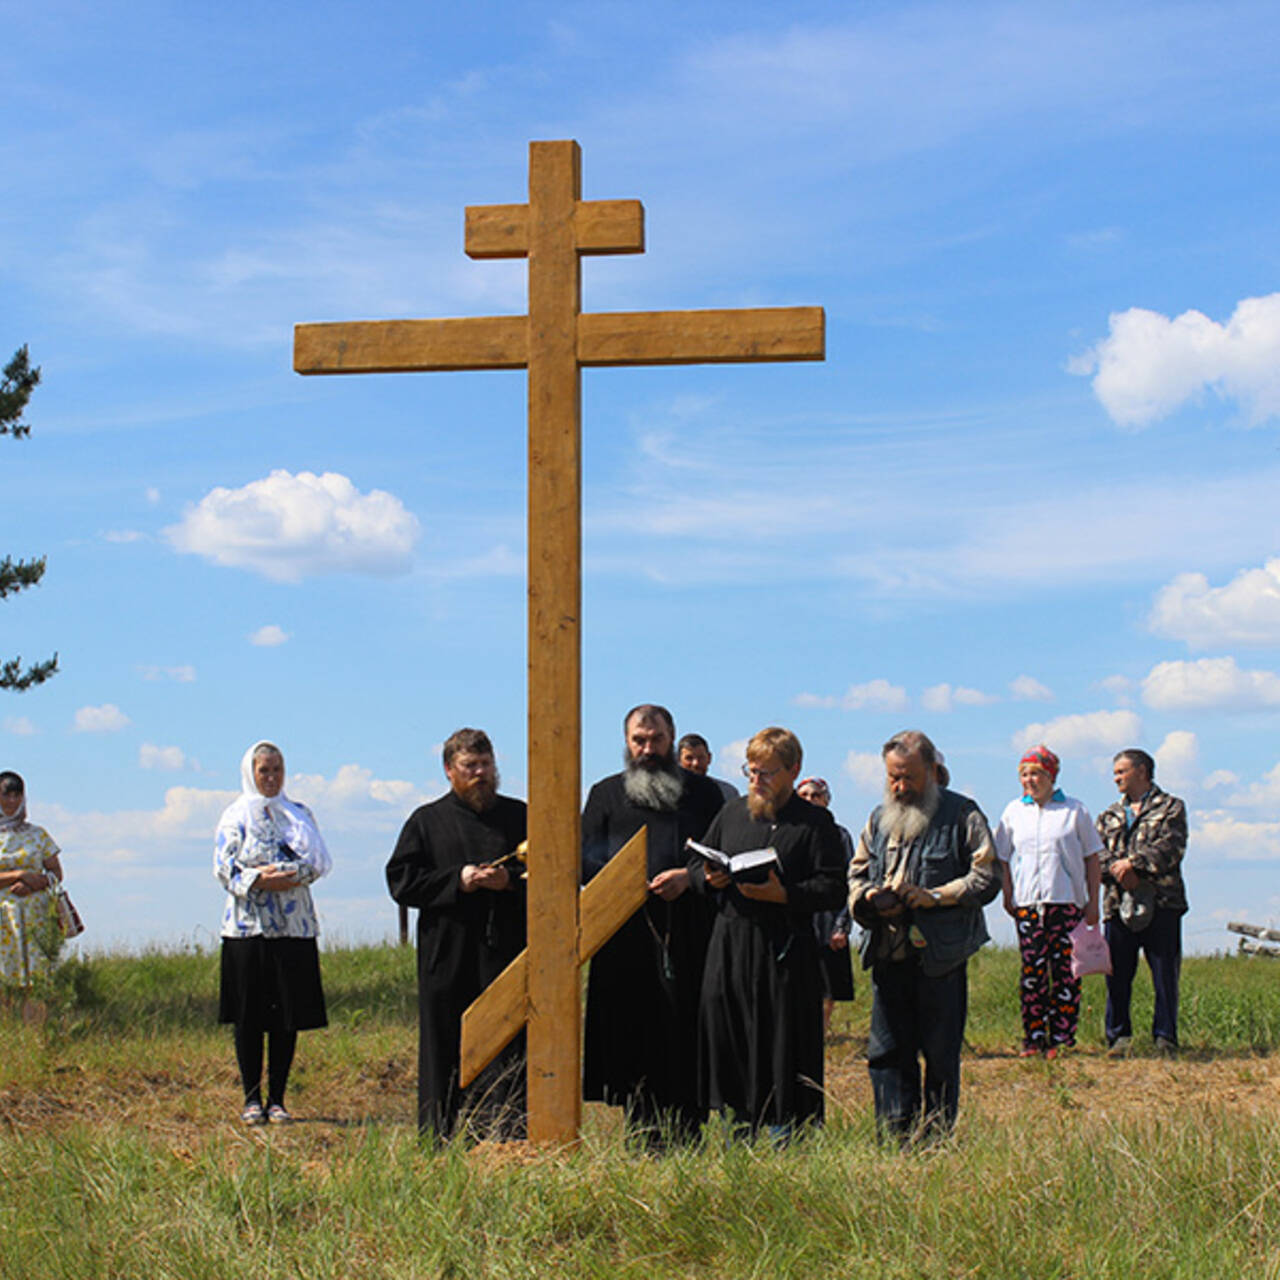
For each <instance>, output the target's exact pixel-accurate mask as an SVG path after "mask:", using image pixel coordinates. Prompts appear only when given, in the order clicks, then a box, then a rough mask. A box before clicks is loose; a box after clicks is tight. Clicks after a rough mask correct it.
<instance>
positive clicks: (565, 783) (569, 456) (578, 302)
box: [528, 142, 582, 1142]
mask: <svg viewBox="0 0 1280 1280" xmlns="http://www.w3.org/2000/svg"><path fill="white" fill-rule="evenodd" d="M581 184H582V174H581V158H580V153H579V151H578V148H577V147H576V146H572V147H566V146H563V145H557V144H555V143H546V142H543V143H538V142H535V143H534V144H533V145H532V146H531V147H530V150H529V355H528V359H529V516H528V518H529V653H528V662H529V707H528V715H529V849H530V859H529V893H528V903H529V923H530V929H531V931H535V932H536V938H535V937H531V938H530V943H531V946H530V955H531V956H532V957H533V963H532V964H531V966H530V969H529V978H528V1001H529V1037H528V1046H529V1137H530V1138H531V1139H532V1140H533V1141H534V1142H550V1141H555V1140H556V1139H557V1138H559V1139H560V1140H563V1138H564V1135H566V1134H572V1135H573V1136H574V1137H576V1136H577V1133H578V1130H579V1128H580V1126H581V1121H582V1088H581V1085H580V1084H579V1082H578V1071H579V1069H578V1065H577V1064H578V1061H579V1058H580V1056H581V1052H582V1044H581V1041H582V1018H581V1016H580V1015H579V1002H580V999H581V996H580V994H579V987H578V884H579V881H580V878H581V875H580V872H579V869H578V868H579V865H580V862H581V859H580V857H579V856H577V850H578V849H579V844H580V840H581V834H580V832H581V827H580V824H579V818H578V806H579V804H580V803H581V795H582V779H581V768H582V766H581V760H582V752H581V746H580V738H581V725H582V710H581V702H582V644H581V635H582V626H581V619H582V372H581V370H580V368H579V366H578V314H579V312H580V311H581V309H582V266H581V262H580V260H579V258H578V244H577V237H576V236H575V234H574V232H575V218H574V214H575V212H576V210H577V208H578V204H579V201H580V200H581V195H582V191H581ZM568 851H574V852H573V856H567V854H568ZM535 943H536V945H533V944H535ZM570 1070H571V1071H572V1073H573V1078H572V1080H571V1082H570V1083H571V1085H572V1087H566V1082H565V1081H564V1079H563V1077H564V1074H565V1073H566V1072H568V1071H570Z"/></svg>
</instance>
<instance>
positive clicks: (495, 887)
mask: <svg viewBox="0 0 1280 1280" xmlns="http://www.w3.org/2000/svg"><path fill="white" fill-rule="evenodd" d="M444 772H445V776H446V777H447V778H448V779H449V786H450V790H449V791H448V793H447V794H445V795H444V796H442V797H441V798H440V799H439V800H435V801H433V802H432V803H431V804H424V805H423V806H422V807H421V808H419V809H416V810H415V811H414V812H413V814H412V815H410V817H409V820H408V822H406V823H405V824H404V830H402V831H401V832H400V839H399V840H398V841H397V842H396V847H395V851H394V852H393V853H392V855H391V860H390V861H389V862H388V863H387V887H388V888H389V889H390V891H391V896H392V897H393V898H394V899H395V900H396V901H397V902H399V903H402V904H403V905H404V906H406V907H417V908H418V1127H419V1128H420V1129H421V1130H422V1131H423V1132H424V1133H433V1134H435V1135H437V1136H438V1137H440V1138H449V1137H451V1136H452V1135H453V1133H454V1131H455V1129H459V1128H463V1129H465V1132H466V1133H467V1134H468V1135H469V1136H471V1137H475V1138H510V1139H514V1138H523V1137H524V1136H525V1135H526V1130H527V1121H526V1115H527V1106H526V1093H525V1067H524V1056H525V1049H524V1034H523V1033H521V1034H520V1036H518V1037H517V1038H516V1040H514V1041H513V1042H512V1043H511V1044H510V1045H509V1046H508V1047H507V1048H506V1049H505V1050H504V1051H503V1052H502V1053H501V1054H499V1055H498V1057H497V1058H496V1059H495V1061H494V1062H493V1063H492V1064H490V1066H489V1067H487V1068H486V1069H485V1070H484V1071H483V1072H481V1073H480V1075H479V1076H478V1077H477V1078H476V1079H475V1080H474V1081H472V1083H471V1084H470V1085H469V1086H468V1087H467V1088H466V1089H465V1090H464V1089H460V1088H459V1087H458V1067H459V1056H460V1052H461V1037H462V1014H463V1012H464V1010H465V1009H466V1008H467V1006H468V1005H469V1004H470V1003H471V1002H472V1001H473V1000H474V999H475V998H476V997H477V996H478V995H479V994H480V993H481V992H482V991H483V990H484V989H485V987H487V986H488V985H489V983H490V982H491V981H492V980H493V979H494V978H496V977H497V976H498V974H499V973H501V972H502V970H503V969H505V968H506V966H507V964H508V963H509V962H510V961H511V960H513V959H514V958H515V956H516V955H517V954H518V953H519V952H520V950H521V949H522V948H523V947H524V942H525V885H524V879H523V876H522V874H521V869H520V867H519V865H518V864H517V863H514V862H512V863H509V864H508V865H495V864H497V863H498V862H499V861H500V860H501V859H503V858H505V857H506V855H508V854H510V853H512V852H513V851H514V850H515V849H516V847H517V846H518V845H519V844H520V843H521V842H522V841H523V840H524V838H525V803H524V801H523V800H513V799H512V798H511V797H509V796H501V795H499V794H498V771H497V768H496V766H495V764H494V759H493V745H492V743H491V742H490V741H489V737H488V735H487V734H485V733H483V732H482V731H481V730H479V729H459V730H458V731H457V732H456V733H454V734H452V735H451V736H450V737H449V739H448V741H447V742H446V743H445V744H444Z"/></svg>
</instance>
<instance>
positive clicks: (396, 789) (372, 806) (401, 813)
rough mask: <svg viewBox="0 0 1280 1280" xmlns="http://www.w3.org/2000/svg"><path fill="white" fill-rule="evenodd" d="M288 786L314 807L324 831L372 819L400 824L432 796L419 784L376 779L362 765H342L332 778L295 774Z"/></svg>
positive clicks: (387, 825)
mask: <svg viewBox="0 0 1280 1280" xmlns="http://www.w3.org/2000/svg"><path fill="white" fill-rule="evenodd" d="M285 786H286V790H287V792H288V794H289V795H290V796H291V797H292V798H293V799H295V800H301V801H302V802H303V803H304V804H307V805H310V806H311V808H312V809H314V810H315V812H316V819H317V821H318V822H319V823H320V829H321V830H322V831H324V830H325V829H326V828H330V827H332V828H334V829H345V828H348V827H351V826H362V825H368V824H369V823H371V822H372V823H375V824H376V825H378V826H380V827H383V828H386V829H390V828H392V827H398V826H399V824H400V823H402V822H403V821H404V819H405V818H407V817H408V816H409V814H410V813H411V812H412V811H413V810H414V809H416V808H417V807H418V806H419V805H420V804H425V803H426V802H427V801H428V800H430V799H432V798H433V797H432V795H431V794H430V793H428V792H426V791H424V790H422V788H420V787H419V786H418V785H417V784H416V783H413V782H406V781H402V780H399V779H394V778H392V779H388V778H375V777H374V775H373V770H372V769H366V768H365V767H364V766H363V765H359V764H344V765H342V766H340V767H339V769H338V771H337V772H336V773H335V774H334V775H333V777H332V778H326V777H325V776H324V775H323V774H318V773H293V774H290V775H289V777H288V780H287V782H286V784H285Z"/></svg>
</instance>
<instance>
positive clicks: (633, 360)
mask: <svg viewBox="0 0 1280 1280" xmlns="http://www.w3.org/2000/svg"><path fill="white" fill-rule="evenodd" d="M825 354H826V319H825V315H824V313H823V309H822V308H821V307H755V308H742V309H737V310H726V311H602V312H584V313H583V314H582V315H580V316H579V317H578V343H577V357H578V363H579V364H580V365H582V366H583V367H587V368H590V367H604V366H610V365H612V366H617V365H652V364H734V363H756V362H769V361H783V360H821V359H823V357H824V355H825ZM528 364H529V334H528V322H527V320H526V318H525V317H524V316H475V317H467V318H463V319H457V320H365V321H347V322H342V323H336V324H300V325H295V326H294V339H293V367H294V369H295V370H296V371H297V372H298V373H310V374H337V373H435V372H444V371H448V370H466V369H524V368H527V367H528Z"/></svg>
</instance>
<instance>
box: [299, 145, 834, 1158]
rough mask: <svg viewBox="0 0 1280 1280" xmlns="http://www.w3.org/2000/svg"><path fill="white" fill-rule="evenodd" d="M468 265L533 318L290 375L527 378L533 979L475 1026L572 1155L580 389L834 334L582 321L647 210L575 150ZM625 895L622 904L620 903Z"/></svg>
mask: <svg viewBox="0 0 1280 1280" xmlns="http://www.w3.org/2000/svg"><path fill="white" fill-rule="evenodd" d="M466 251H467V253H468V255H469V256H471V257H473V258H520V257H527V258H528V260H529V267H528V279H529V311H528V315H527V316H484V317H474V318H467V319H450V320H385V321H368V322H355V323H340V324H302V325H298V326H296V328H295V333H294V361H293V363H294V368H295V369H296V370H297V372H299V373H303V374H316V373H329V374H336V373H399V372H429V371H438V370H462V369H528V373H529V386H528V389H529V445H528V448H529V512H528V519H529V552H528V555H529V562H528V563H529V581H528V591H529V631H528V640H529V654H528V660H529V686H528V720H529V737H528V749H529V768H528V780H529V898H528V902H529V931H528V932H529V946H528V955H527V959H526V961H525V962H523V964H521V965H516V966H513V968H512V969H511V970H509V971H508V972H507V973H506V974H504V979H503V980H500V982H501V987H500V988H491V989H490V991H489V992H486V993H485V994H484V995H482V996H481V997H480V1000H478V1001H477V1002H476V1006H473V1009H475V1008H476V1007H477V1006H479V1005H481V1004H482V1003H486V1002H487V1004H486V1009H485V1016H484V1018H481V1019H477V1020H476V1021H477V1023H483V1024H484V1025H486V1026H489V1027H492V1026H494V1025H495V1024H497V1023H500V1024H501V1025H502V1026H504V1027H506V1028H507V1029H508V1030H509V1029H510V1027H511V1026H516V1025H519V1024H520V1023H521V1022H524V1021H526V1020H527V1023H528V1029H529V1035H528V1050H529V1135H530V1137H531V1138H532V1139H533V1141H535V1142H538V1143H543V1144H549V1143H557V1144H558V1143H568V1142H573V1141H575V1140H576V1138H577V1135H578V1129H579V1127H580V1123H581V1114H582V1086H581V1066H580V1059H581V1042H582V1022H581V1012H580V1010H581V1005H580V991H579V984H578V967H579V965H580V963H581V962H582V960H583V959H584V958H585V957H586V956H587V955H588V954H589V953H590V952H591V950H593V949H594V948H595V947H596V946H598V945H600V943H601V942H602V941H603V936H595V935H596V934H598V933H599V932H600V930H599V929H598V928H597V927H596V926H595V924H593V926H592V932H593V937H592V938H591V939H590V940H588V939H586V938H585V936H583V937H580V934H581V933H582V926H581V925H580V921H579V901H578V878H579V865H580V861H581V857H580V847H579V844H580V828H579V819H578V804H579V799H580V796H581V779H580V771H581V730H582V725H581V687H582V678H581V639H580V637H581V603H582V599H581V596H582V585H581V584H582V573H581V556H582V527H581V526H582V455H581V425H582V397H581V377H582V373H581V371H582V369H583V368H584V367H591V366H606V365H639V364H697V363H724V362H730V361H733V362H739V361H741V362H756V361H777V360H821V359H822V358H823V356H824V354H825V322H824V316H823V313H822V309H821V308H820V307H780V308H756V309H745V310H731V311H652V312H621V313H595V314H592V313H585V314H584V313H583V312H582V310H581V294H582V290H581V261H580V259H581V258H582V256H583V255H586V254H603V253H641V252H643V251H644V210H643V207H642V206H641V204H640V202H639V201H638V200H586V201H584V200H583V199H582V198H581V152H580V150H579V148H578V144H577V143H576V142H533V143H531V144H530V146H529V200H528V203H527V204H523V205H483V206H472V207H469V208H468V209H467V215H466ZM628 865H634V866H635V867H637V868H642V866H643V861H642V860H640V861H636V860H635V859H632V860H631V861H630V862H629V863H628ZM638 874H639V875H640V876H641V880H640V893H641V897H642V896H643V880H642V872H638ZM613 892H614V890H612V889H611V890H610V893H613ZM630 892H632V889H630V888H629V889H627V890H625V892H624V891H623V890H621V889H619V891H618V896H617V898H616V899H615V902H616V901H622V899H623V897H624V896H625V893H630ZM625 914H626V913H623V916H622V918H623V919H625ZM620 922H621V921H615V922H614V923H611V924H609V925H608V926H607V927H608V928H609V929H612V928H615V927H616V925H617V923H620ZM522 970H523V976H521V971H522ZM470 1012H471V1011H468V1013H469V1014H470ZM463 1026H464V1045H463V1059H464V1062H466V1061H467V1060H468V1058H469V1056H470V1057H471V1058H472V1059H473V1062H474V1060H477V1059H478V1054H472V1055H469V1054H468V1048H467V1044H466V1042H465V1036H466V1028H467V1021H466V1020H465V1019H464V1024H463ZM503 1034H505V1032H504V1033H503ZM508 1038H509V1037H508ZM495 1044H496V1045H498V1047H499V1048H500V1047H501V1036H500V1035H498V1036H493V1037H491V1039H490V1041H489V1042H488V1048H486V1049H485V1050H484V1052H486V1053H489V1052H492V1051H493V1047H492V1046H493V1045H495Z"/></svg>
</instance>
